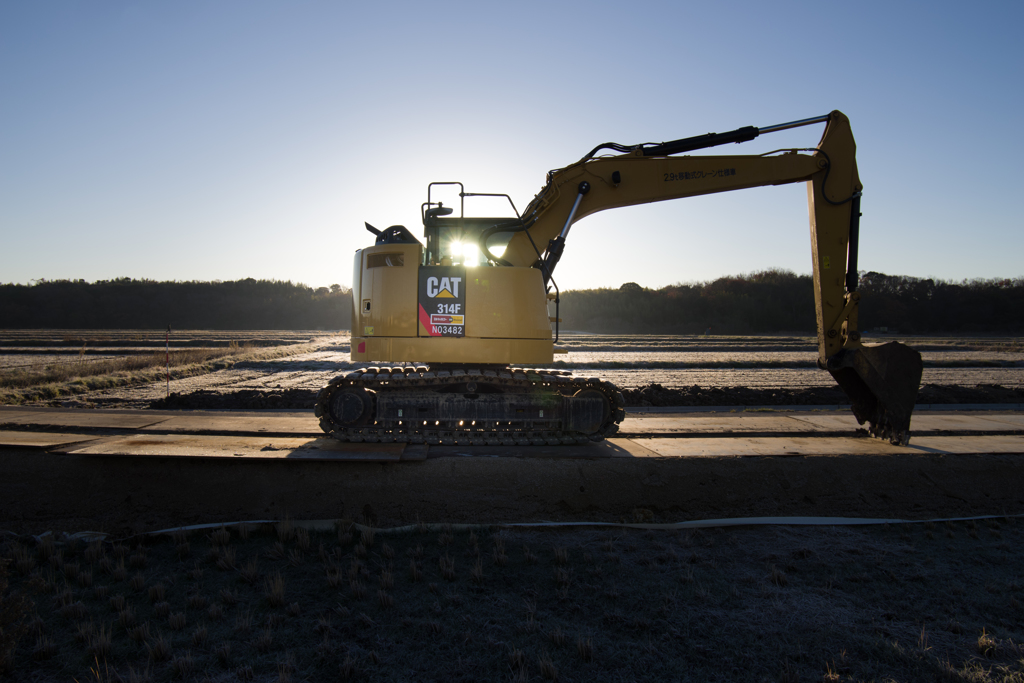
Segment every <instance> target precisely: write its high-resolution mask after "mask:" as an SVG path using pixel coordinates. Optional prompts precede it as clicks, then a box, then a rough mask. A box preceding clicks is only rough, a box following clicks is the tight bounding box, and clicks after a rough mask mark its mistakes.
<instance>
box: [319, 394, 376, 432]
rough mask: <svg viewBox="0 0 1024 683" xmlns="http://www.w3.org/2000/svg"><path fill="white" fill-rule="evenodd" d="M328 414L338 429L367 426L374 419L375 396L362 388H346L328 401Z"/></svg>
mask: <svg viewBox="0 0 1024 683" xmlns="http://www.w3.org/2000/svg"><path fill="white" fill-rule="evenodd" d="M327 412H328V415H329V417H330V419H331V421H332V422H333V423H334V424H335V425H337V426H338V427H346V428H347V427H357V426H359V425H365V424H366V423H368V422H370V421H371V419H372V418H373V394H372V393H370V392H369V391H367V390H366V389H364V388H362V387H344V388H342V389H339V390H337V391H335V392H334V393H333V394H332V395H331V397H330V398H329V399H328V400H327Z"/></svg>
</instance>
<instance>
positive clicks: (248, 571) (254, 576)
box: [238, 557, 260, 585]
mask: <svg viewBox="0 0 1024 683" xmlns="http://www.w3.org/2000/svg"><path fill="white" fill-rule="evenodd" d="M238 575H239V576H240V577H241V579H242V581H245V582H246V583H248V584H250V585H252V584H255V583H256V582H257V581H258V580H259V578H260V568H259V562H258V560H257V559H256V558H255V557H251V558H249V561H248V562H246V563H245V565H244V566H243V567H242V569H241V570H240V571H239V572H238Z"/></svg>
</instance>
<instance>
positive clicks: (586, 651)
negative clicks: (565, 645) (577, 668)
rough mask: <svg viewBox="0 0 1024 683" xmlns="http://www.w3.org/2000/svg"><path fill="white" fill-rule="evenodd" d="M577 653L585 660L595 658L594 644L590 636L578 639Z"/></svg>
mask: <svg viewBox="0 0 1024 683" xmlns="http://www.w3.org/2000/svg"><path fill="white" fill-rule="evenodd" d="M576 654H578V655H579V657H580V659H582V660H583V661H584V662H589V661H590V660H592V659H593V658H594V645H593V643H592V642H591V639H590V638H583V637H579V638H577V639H576Z"/></svg>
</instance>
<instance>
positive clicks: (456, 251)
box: [448, 242, 505, 266]
mask: <svg viewBox="0 0 1024 683" xmlns="http://www.w3.org/2000/svg"><path fill="white" fill-rule="evenodd" d="M448 250H449V252H450V254H451V256H452V258H453V260H454V261H455V262H456V263H462V264H463V265H466V266H478V265H480V264H481V263H483V262H484V258H483V254H481V253H480V247H479V246H477V245H476V244H475V243H473V242H466V243H462V242H451V243H450V244H449V247H448ZM490 251H491V254H493V255H494V256H501V255H502V254H504V253H505V246H504V245H501V246H494V247H491V250H490Z"/></svg>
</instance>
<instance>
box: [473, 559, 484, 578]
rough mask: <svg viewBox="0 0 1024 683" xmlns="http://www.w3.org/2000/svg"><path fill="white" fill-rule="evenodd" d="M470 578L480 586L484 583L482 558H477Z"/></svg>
mask: <svg viewBox="0 0 1024 683" xmlns="http://www.w3.org/2000/svg"><path fill="white" fill-rule="evenodd" d="M470 576H471V577H472V579H473V582H474V583H476V584H477V585H480V584H482V583H483V582H484V564H483V562H482V561H481V560H480V558H479V557H478V558H476V562H475V563H474V564H473V569H472V571H471V572H470Z"/></svg>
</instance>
